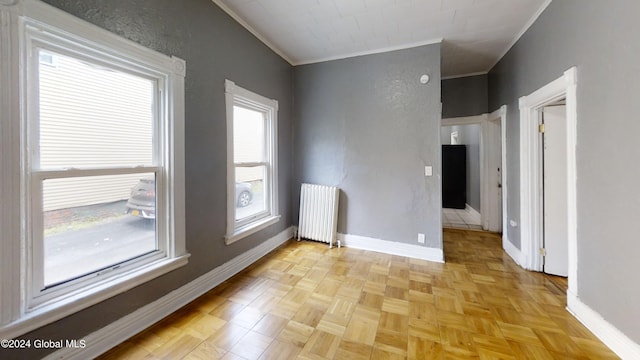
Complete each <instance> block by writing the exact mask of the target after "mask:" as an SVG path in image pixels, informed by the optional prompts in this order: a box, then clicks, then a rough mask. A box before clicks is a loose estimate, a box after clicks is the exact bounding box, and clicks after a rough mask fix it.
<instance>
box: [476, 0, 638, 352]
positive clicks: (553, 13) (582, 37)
mask: <svg viewBox="0 0 640 360" xmlns="http://www.w3.org/2000/svg"><path fill="white" fill-rule="evenodd" d="M638 14H640V2H637V1H612V2H606V1H601V0H563V1H553V2H552V3H551V5H549V7H548V8H547V9H546V10H545V11H544V13H543V14H542V15H541V16H540V18H539V19H538V20H537V21H536V22H535V23H534V25H533V26H532V27H531V28H530V29H529V30H528V31H527V32H526V33H525V34H524V36H523V37H522V38H521V39H520V40H519V41H518V42H517V43H516V45H515V46H514V47H513V48H512V49H511V50H510V51H509V52H508V53H507V55H506V56H505V57H504V58H503V59H502V60H501V61H500V62H499V63H498V64H497V65H496V66H495V67H494V68H493V69H492V70H491V72H490V73H489V89H490V90H489V104H490V109H491V110H495V109H497V108H498V107H499V106H500V105H502V104H507V105H508V119H507V129H506V130H507V162H508V165H507V169H508V174H507V176H508V189H509V193H508V199H509V201H508V216H509V219H514V220H516V221H518V222H519V220H520V219H519V218H520V213H519V205H520V204H519V200H518V196H519V193H520V187H519V180H520V179H519V176H518V172H519V166H518V165H519V164H518V159H519V143H518V138H519V124H518V122H519V118H518V117H519V113H518V98H519V97H520V96H523V95H528V94H530V93H532V92H533V91H535V90H537V89H538V88H540V87H542V86H544V85H546V84H547V83H549V82H551V81H552V80H554V79H556V78H558V77H560V76H561V75H562V74H563V72H564V71H566V70H567V69H569V68H570V67H572V66H574V65H575V66H577V67H578V109H577V111H578V138H577V172H578V173H577V206H578V219H577V220H578V296H579V297H580V300H581V301H583V302H584V303H585V304H586V305H588V306H589V307H591V308H592V309H593V310H595V311H596V312H598V313H599V314H600V315H602V316H603V317H604V319H605V320H607V321H608V322H610V323H611V324H613V325H614V326H616V327H617V328H618V329H619V330H621V331H622V332H624V333H625V334H626V335H627V336H629V337H630V338H631V339H632V340H633V341H635V342H636V343H640V326H638V319H640V302H639V301H638V299H639V298H640V287H639V286H637V284H638V271H637V263H638V254H640V241H638V240H637V239H638V236H637V230H636V229H635V226H636V224H638V221H639V220H640V218H639V217H638V214H639V213H640V212H639V211H638V209H639V208H640V192H638V190H637V189H638V182H639V180H640V167H639V166H638V159H640V146H638V133H640V121H638V120H637V119H638V114H640V101H639V100H638V97H639V96H640V42H639V41H638V40H637V35H638V34H640V21H638ZM518 231H519V229H517V228H510V229H509V232H508V236H509V239H510V240H511V241H512V242H513V243H514V244H515V245H516V246H520V238H519V234H518Z"/></svg>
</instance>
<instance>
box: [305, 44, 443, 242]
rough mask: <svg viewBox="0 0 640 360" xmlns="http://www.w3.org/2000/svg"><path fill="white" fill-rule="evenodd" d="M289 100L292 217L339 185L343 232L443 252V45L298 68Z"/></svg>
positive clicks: (340, 221) (339, 226) (341, 230)
mask: <svg viewBox="0 0 640 360" xmlns="http://www.w3.org/2000/svg"><path fill="white" fill-rule="evenodd" d="M422 74H429V75H430V76H431V81H430V82H429V84H427V85H421V84H420V82H419V78H420V75H422ZM295 94H296V105H295V118H296V123H295V134H296V137H295V154H296V155H295V174H296V177H297V183H296V186H295V191H296V192H295V194H294V209H296V208H297V201H296V199H297V194H298V193H299V184H300V183H301V182H315V183H322V184H329V185H337V186H339V187H340V188H341V189H342V197H341V199H340V219H339V223H338V231H339V232H341V233H347V234H353V235H360V236H366V237H372V238H377V239H383V240H389V241H395V242H404V243H409V244H414V245H419V244H418V242H417V237H418V233H425V234H426V238H427V241H426V244H425V245H426V246H428V247H434V248H442V228H441V211H440V209H441V182H440V181H441V180H440V174H441V158H440V156H441V155H440V153H441V150H440V120H441V119H440V111H439V110H440V108H439V105H440V104H439V103H440V45H439V44H435V45H428V46H422V47H417V48H412V49H406V50H400V51H394V52H388V53H384V54H375V55H367V56H361V57H355V58H350V59H344V60H337V61H329V62H324V63H319V64H312V65H304V66H298V67H296V68H295ZM425 165H432V166H433V173H434V176H432V177H425V176H424V166H425ZM294 211H295V210H294Z"/></svg>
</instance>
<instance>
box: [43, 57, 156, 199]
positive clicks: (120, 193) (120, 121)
mask: <svg viewBox="0 0 640 360" xmlns="http://www.w3.org/2000/svg"><path fill="white" fill-rule="evenodd" d="M42 59H44V60H45V62H43V61H41V63H40V66H39V71H40V74H39V75H40V76H39V80H40V96H39V98H40V108H39V110H40V166H41V168H43V169H53V168H70V167H77V168H82V167H116V166H123V167H129V166H136V165H151V164H152V163H153V142H152V141H153V121H152V120H153V98H154V96H153V92H154V83H153V82H152V81H150V80H147V79H142V78H140V77H136V76H132V75H129V74H125V73H120V72H115V71H111V70H109V69H105V68H102V67H100V66H97V65H89V64H87V63H83V62H80V61H77V60H75V59H72V58H68V57H65V56H58V55H55V56H53V57H48V56H46V57H44V58H42ZM48 59H53V61H51V62H50V64H47V61H46V60H48ZM124 90H126V91H124ZM149 176H150V175H149V174H147V175H141V174H133V175H119V176H108V177H107V176H95V177H88V178H87V177H85V178H70V179H56V180H46V181H45V182H44V185H43V187H44V188H43V191H44V204H43V206H44V210H45V211H48V210H55V209H63V208H70V207H76V206H83V205H91V204H99V203H108V202H113V201H118V200H124V199H127V198H128V197H129V194H130V190H131V188H132V187H133V186H134V185H135V184H136V183H137V181H138V179H140V178H142V177H149Z"/></svg>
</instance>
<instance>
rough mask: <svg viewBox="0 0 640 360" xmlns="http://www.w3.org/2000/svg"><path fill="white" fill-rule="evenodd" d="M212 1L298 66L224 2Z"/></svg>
mask: <svg viewBox="0 0 640 360" xmlns="http://www.w3.org/2000/svg"><path fill="white" fill-rule="evenodd" d="M211 1H213V3H214V4H216V5H218V7H219V8H220V9H222V11H224V12H226V13H227V14H229V16H231V18H233V20H235V21H236V22H237V23H238V24H240V25H241V26H242V27H244V28H245V29H247V31H249V32H250V33H251V34H252V35H253V36H255V37H256V38H257V39H258V40H260V41H261V42H262V43H263V44H265V45H266V46H267V47H268V48H269V49H271V50H272V51H273V52H274V53H276V54H278V56H280V57H281V58H283V59H284V60H285V61H286V62H288V63H289V64H290V65H296V64H294V62H293V61H292V60H291V59H290V58H289V57H288V56H287V55H286V54H285V53H284V52H283V51H282V50H280V48H279V47H277V46H275V45H274V44H273V43H271V41H269V40H267V38H265V37H264V36H262V34H260V33H259V32H258V31H257V30H256V29H254V28H253V27H252V26H251V25H249V23H247V22H246V21H244V19H242V18H241V17H240V15H238V14H236V13H235V12H234V11H233V10H231V8H229V7H228V6H227V5H226V4H225V3H224V2H222V0H211Z"/></svg>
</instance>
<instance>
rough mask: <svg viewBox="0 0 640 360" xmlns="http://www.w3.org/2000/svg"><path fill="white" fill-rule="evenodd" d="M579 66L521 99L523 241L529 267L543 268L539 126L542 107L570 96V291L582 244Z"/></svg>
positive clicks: (573, 290) (575, 289) (575, 286)
mask: <svg viewBox="0 0 640 360" xmlns="http://www.w3.org/2000/svg"><path fill="white" fill-rule="evenodd" d="M576 88H577V68H576V67H572V68H571V69H569V70H567V71H565V72H564V75H563V76H561V77H559V78H558V79H556V80H554V81H552V82H550V83H549V84H547V85H545V86H543V87H542V88H540V89H538V90H536V91H534V92H533V93H531V94H530V95H527V96H523V97H521V98H520V100H519V106H520V244H521V246H520V247H521V251H522V254H523V256H524V260H525V261H524V264H523V266H524V267H525V268H526V269H528V270H534V271H542V270H543V268H542V267H543V256H542V254H541V250H540V249H542V244H543V218H542V204H543V203H542V199H543V196H544V193H543V190H542V187H541V181H542V168H541V165H542V162H541V160H542V146H541V143H540V135H539V131H538V125H539V121H540V114H541V111H542V108H543V107H544V106H546V105H549V104H551V103H553V102H554V101H557V100H559V99H562V98H565V99H566V106H567V117H566V126H567V138H566V151H567V183H566V185H567V186H566V190H567V191H566V194H567V205H568V208H567V219H568V220H567V227H568V234H567V240H568V244H569V259H568V265H569V277H568V283H569V284H568V285H569V286H568V290H567V292H568V293H570V294H577V293H578V284H577V281H576V280H577V275H578V267H577V264H578V262H577V260H578V243H577V202H576V178H577V176H576V139H577V107H576V97H577V96H576Z"/></svg>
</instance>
